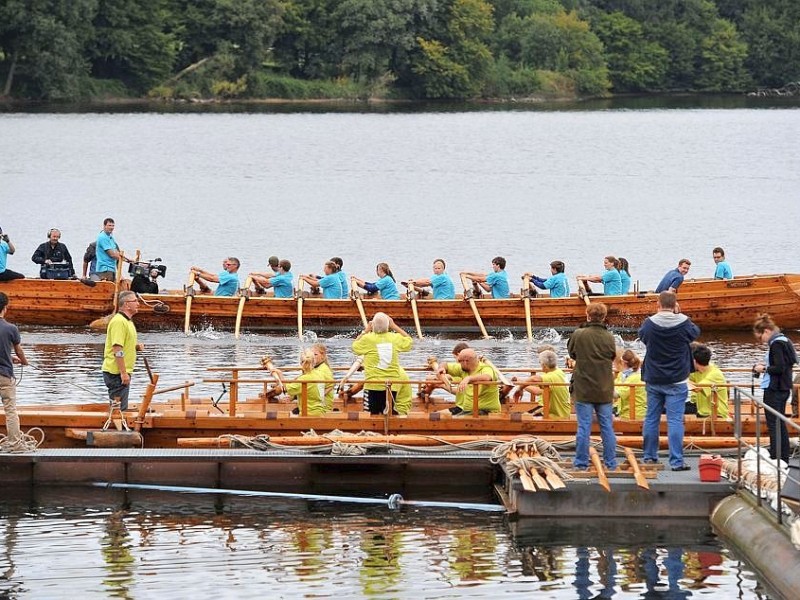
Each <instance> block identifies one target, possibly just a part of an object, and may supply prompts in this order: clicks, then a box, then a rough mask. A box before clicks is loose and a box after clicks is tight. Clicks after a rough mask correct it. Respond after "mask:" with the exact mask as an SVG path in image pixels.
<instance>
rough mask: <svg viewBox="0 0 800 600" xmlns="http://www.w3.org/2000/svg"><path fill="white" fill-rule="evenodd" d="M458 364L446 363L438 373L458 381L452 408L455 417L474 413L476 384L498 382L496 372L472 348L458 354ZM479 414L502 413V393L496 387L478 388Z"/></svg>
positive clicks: (482, 386)
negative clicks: (454, 403) (454, 402)
mask: <svg viewBox="0 0 800 600" xmlns="http://www.w3.org/2000/svg"><path fill="white" fill-rule="evenodd" d="M456 360H457V361H458V362H457V363H446V364H444V365H442V366H440V367H439V371H438V373H439V374H441V375H445V374H446V375H450V376H451V377H453V378H454V379H456V380H458V381H459V383H458V387H457V388H456V405H455V406H454V407H452V408H450V409H449V410H450V412H451V413H452V414H453V415H462V414H463V415H464V416H467V415H469V414H471V413H472V405H473V394H474V391H473V390H474V384H475V383H483V382H486V383H491V382H494V381H497V373H495V370H494V369H493V368H492V367H491V366H489V365H488V364H486V363H485V362H483V361H482V360H480V358H479V357H478V354H477V352H475V350H474V349H472V348H464V349H463V350H461V352H459V353H458V357H457V358H456ZM478 411H479V414H482V415H488V414H489V413H493V412H500V393H499V391H498V389H497V386H496V385H479V386H478Z"/></svg>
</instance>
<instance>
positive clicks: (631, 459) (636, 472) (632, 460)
mask: <svg viewBox="0 0 800 600" xmlns="http://www.w3.org/2000/svg"><path fill="white" fill-rule="evenodd" d="M625 457H626V458H627V459H628V463H629V464H630V465H631V469H632V470H633V476H634V477H635V478H636V485H638V486H639V487H640V488H642V489H645V490H649V489H650V485H649V484H648V483H647V479H645V476H644V475H643V474H642V470H641V469H640V468H639V463H638V462H636V456H635V455H634V454H633V450H631V449H630V448H625Z"/></svg>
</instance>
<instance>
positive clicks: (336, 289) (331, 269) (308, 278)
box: [300, 260, 342, 300]
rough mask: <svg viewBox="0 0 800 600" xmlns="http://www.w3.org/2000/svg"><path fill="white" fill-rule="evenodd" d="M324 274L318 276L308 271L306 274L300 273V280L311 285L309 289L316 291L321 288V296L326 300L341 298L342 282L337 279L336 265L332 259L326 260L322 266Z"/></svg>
mask: <svg viewBox="0 0 800 600" xmlns="http://www.w3.org/2000/svg"><path fill="white" fill-rule="evenodd" d="M323 269H324V271H325V275H323V276H319V275H314V274H311V273H309V274H308V275H301V276H300V281H301V282H303V281H305V282H306V283H308V284H309V285H310V286H311V291H312V292H314V293H316V292H317V291H319V290H320V289H321V290H322V297H323V298H325V299H326V300H341V299H342V282H341V280H340V279H339V274H338V273H337V272H336V271H337V265H336V263H335V262H333V261H330V260H329V261H326V262H325V266H324V267H323Z"/></svg>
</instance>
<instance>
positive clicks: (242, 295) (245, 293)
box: [187, 277, 253, 340]
mask: <svg viewBox="0 0 800 600" xmlns="http://www.w3.org/2000/svg"><path fill="white" fill-rule="evenodd" d="M252 284H253V278H252V277H248V278H247V279H245V280H244V287H243V288H242V289H240V290H239V307H238V308H237V309H236V325H235V326H234V328H233V337H235V338H236V339H237V340H238V339H239V329H240V327H241V326H242V313H243V312H244V303H245V302H247V298H248V297H249V296H250V286H251V285H252ZM187 314H188V311H187Z"/></svg>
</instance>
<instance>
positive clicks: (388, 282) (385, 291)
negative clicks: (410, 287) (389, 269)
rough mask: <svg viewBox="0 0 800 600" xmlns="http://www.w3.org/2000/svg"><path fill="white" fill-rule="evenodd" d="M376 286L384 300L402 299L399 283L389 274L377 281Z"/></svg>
mask: <svg viewBox="0 0 800 600" xmlns="http://www.w3.org/2000/svg"><path fill="white" fill-rule="evenodd" d="M375 287H377V288H378V291H379V292H380V293H381V298H382V299H384V300H400V293H399V292H398V291H397V285H396V284H395V282H394V279H392V278H391V277H389V276H388V275H384V276H383V277H381V278H380V279H378V281H376V282H375Z"/></svg>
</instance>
